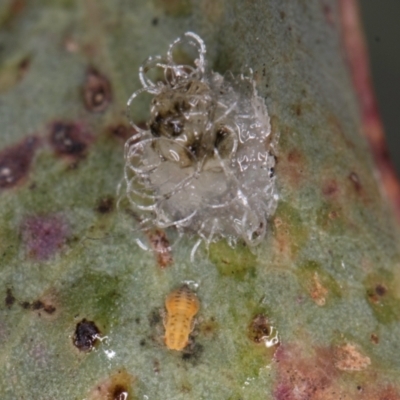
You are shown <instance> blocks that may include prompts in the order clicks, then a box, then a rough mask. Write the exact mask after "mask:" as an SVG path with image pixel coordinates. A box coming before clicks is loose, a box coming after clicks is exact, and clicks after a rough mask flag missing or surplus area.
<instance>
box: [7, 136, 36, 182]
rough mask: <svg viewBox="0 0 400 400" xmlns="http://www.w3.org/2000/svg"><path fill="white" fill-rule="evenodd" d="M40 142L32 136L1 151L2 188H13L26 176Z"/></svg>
mask: <svg viewBox="0 0 400 400" xmlns="http://www.w3.org/2000/svg"><path fill="white" fill-rule="evenodd" d="M38 143H39V140H38V139H37V138H36V137H34V136H32V137H29V138H27V139H25V140H24V141H23V142H21V143H19V144H17V145H15V146H12V147H7V148H5V149H4V150H2V151H1V153H0V189H8V188H11V187H13V186H15V185H16V184H17V183H18V182H20V181H21V180H22V179H23V178H25V177H26V175H27V174H28V172H29V168H30V166H31V163H32V159H33V156H34V154H35V150H36V148H37V146H38Z"/></svg>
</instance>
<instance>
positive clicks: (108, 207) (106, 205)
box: [96, 196, 114, 214]
mask: <svg viewBox="0 0 400 400" xmlns="http://www.w3.org/2000/svg"><path fill="white" fill-rule="evenodd" d="M113 208H114V198H113V197H112V196H107V197H102V198H101V199H100V200H99V201H98V203H97V207H96V211H97V212H98V213H100V214H107V213H109V212H110V211H112V209H113Z"/></svg>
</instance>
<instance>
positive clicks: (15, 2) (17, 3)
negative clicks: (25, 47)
mask: <svg viewBox="0 0 400 400" xmlns="http://www.w3.org/2000/svg"><path fill="white" fill-rule="evenodd" d="M25 7H26V0H11V2H10V5H9V6H8V10H7V11H6V12H5V15H4V16H3V24H4V26H5V27H7V28H10V25H11V24H12V22H13V21H14V20H15V19H16V18H17V17H18V16H19V15H20V14H21V12H22V11H23V10H24V8H25Z"/></svg>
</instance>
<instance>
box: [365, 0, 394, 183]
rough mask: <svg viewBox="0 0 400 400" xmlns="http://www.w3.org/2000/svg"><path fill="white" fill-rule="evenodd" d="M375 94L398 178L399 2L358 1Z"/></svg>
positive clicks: (391, 0)
mask: <svg viewBox="0 0 400 400" xmlns="http://www.w3.org/2000/svg"><path fill="white" fill-rule="evenodd" d="M359 4H360V6H361V12H362V18H363V24H364V31H365V35H366V38H367V41H368V50H369V55H370V66H371V72H372V78H373V84H374V89H375V94H376V97H377V100H378V103H379V110H380V113H381V117H382V122H383V125H384V128H385V133H386V141H387V145H388V148H389V153H390V155H391V158H392V161H393V164H394V166H395V168H396V171H397V176H398V177H400V0H359Z"/></svg>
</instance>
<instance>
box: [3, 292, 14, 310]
mask: <svg viewBox="0 0 400 400" xmlns="http://www.w3.org/2000/svg"><path fill="white" fill-rule="evenodd" d="M4 302H5V305H6V307H7V308H11V306H12V305H13V304H14V303H15V297H14V295H13V292H12V290H11V289H10V288H8V289H7V291H6V298H5V301H4Z"/></svg>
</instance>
